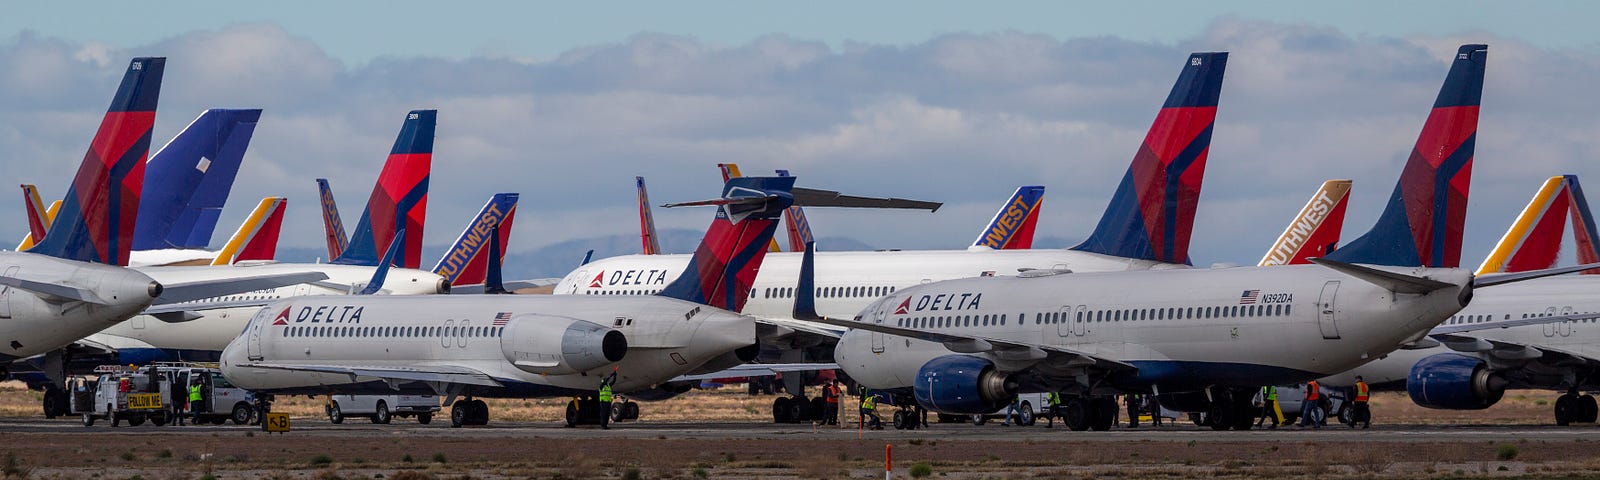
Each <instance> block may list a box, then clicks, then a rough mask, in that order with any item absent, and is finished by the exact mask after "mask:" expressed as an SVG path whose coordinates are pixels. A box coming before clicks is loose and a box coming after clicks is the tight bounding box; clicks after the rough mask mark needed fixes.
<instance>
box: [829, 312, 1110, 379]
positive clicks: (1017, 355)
mask: <svg viewBox="0 0 1600 480" xmlns="http://www.w3.org/2000/svg"><path fill="white" fill-rule="evenodd" d="M805 320H807V321H812V322H817V323H826V324H828V325H834V326H839V327H846V328H854V329H858V330H866V331H869V332H878V333H885V334H889V335H897V336H901V337H911V338H915V339H918V340H926V341H929V342H937V343H942V344H944V347H945V348H947V349H950V351H952V352H956V353H989V354H993V355H995V356H996V357H999V358H1005V359H1026V358H1031V359H1036V360H1046V359H1048V360H1051V361H1056V360H1064V361H1071V362H1076V363H1082V362H1092V363H1093V364H1094V366H1096V367H1100V368H1105V369H1110V370H1122V369H1127V370H1137V369H1138V367H1134V366H1133V365H1131V364H1128V363H1124V362H1121V361H1118V360H1113V359H1109V358H1104V357H1099V356H1096V355H1092V354H1089V353H1087V352H1082V351H1078V350H1073V349H1070V348H1066V347H1061V346H1056V345H1040V344H1033V343H1026V342H1018V341H1015V340H1007V339H1002V338H995V337H987V336H980V335H957V334H954V333H946V332H932V331H926V330H917V329H911V328H901V327H893V326H889V325H879V324H875V323H867V322H857V321H852V320H839V319H834V318H827V317H820V318H807V319H805ZM1052 357H1054V358H1052Z"/></svg>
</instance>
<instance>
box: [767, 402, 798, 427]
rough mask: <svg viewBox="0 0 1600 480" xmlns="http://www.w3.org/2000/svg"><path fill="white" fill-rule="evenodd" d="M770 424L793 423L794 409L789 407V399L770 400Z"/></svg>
mask: <svg viewBox="0 0 1600 480" xmlns="http://www.w3.org/2000/svg"><path fill="white" fill-rule="evenodd" d="M772 423H795V420H794V408H791V407H790V406H789V397H784V396H779V397H778V398H774V399H772Z"/></svg>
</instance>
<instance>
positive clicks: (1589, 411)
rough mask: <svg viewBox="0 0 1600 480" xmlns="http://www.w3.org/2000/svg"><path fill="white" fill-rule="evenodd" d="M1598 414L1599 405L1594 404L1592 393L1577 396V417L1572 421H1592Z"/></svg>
mask: <svg viewBox="0 0 1600 480" xmlns="http://www.w3.org/2000/svg"><path fill="white" fill-rule="evenodd" d="M1597 416H1600V406H1597V405H1596V404H1595V400H1594V395H1583V396H1580V397H1578V417H1577V418H1575V419H1573V420H1572V421H1574V422H1578V423H1594V422H1595V417H1597Z"/></svg>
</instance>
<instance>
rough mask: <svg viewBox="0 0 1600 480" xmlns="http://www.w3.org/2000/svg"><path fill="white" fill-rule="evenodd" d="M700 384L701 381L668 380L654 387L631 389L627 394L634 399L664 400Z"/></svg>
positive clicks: (647, 400)
mask: <svg viewBox="0 0 1600 480" xmlns="http://www.w3.org/2000/svg"><path fill="white" fill-rule="evenodd" d="M699 384H700V382H668V383H663V384H660V385H656V386H653V387H650V388H646V389H643V390H633V391H629V392H627V395H628V398H630V399H633V400H643V401H646V402H659V401H662V400H666V399H670V398H672V397H676V396H678V395H683V394H684V393H687V392H688V391H689V390H693V389H694V387H695V385H699Z"/></svg>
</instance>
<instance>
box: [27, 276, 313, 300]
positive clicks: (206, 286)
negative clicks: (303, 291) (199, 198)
mask: <svg viewBox="0 0 1600 480" xmlns="http://www.w3.org/2000/svg"><path fill="white" fill-rule="evenodd" d="M327 279H328V274H325V273H322V272H303V273H285V274H279V275H259V276H254V277H242V278H230V279H226V280H207V281H202V282H185V283H174V284H171V285H165V288H164V289H163V290H162V292H161V296H160V297H159V298H156V301H155V302H154V303H153V304H152V305H168V304H174V303H183V302H193V301H195V300H202V299H207V298H213V297H221V296H225V295H234V294H239V293H244V292H252V291H256V290H266V289H271V288H278V287H286V286H289V285H299V284H302V283H313V282H320V281H322V280H327ZM18 288H22V287H18Z"/></svg>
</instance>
